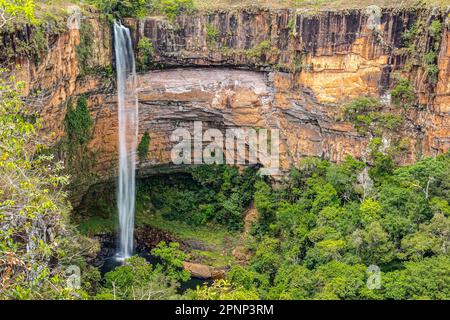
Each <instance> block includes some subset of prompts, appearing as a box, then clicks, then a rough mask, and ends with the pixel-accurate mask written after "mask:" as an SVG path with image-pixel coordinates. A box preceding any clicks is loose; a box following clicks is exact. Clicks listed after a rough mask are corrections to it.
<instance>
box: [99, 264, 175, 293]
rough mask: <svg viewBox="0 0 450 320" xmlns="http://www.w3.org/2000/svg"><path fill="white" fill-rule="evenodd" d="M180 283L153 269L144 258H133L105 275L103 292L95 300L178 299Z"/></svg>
mask: <svg viewBox="0 0 450 320" xmlns="http://www.w3.org/2000/svg"><path fill="white" fill-rule="evenodd" d="M177 287H178V283H177V282H176V281H174V280H173V279H172V280H171V279H170V278H169V277H167V276H165V275H164V274H163V273H162V272H161V270H160V269H158V268H155V269H153V267H152V265H151V264H149V263H148V262H147V261H145V259H144V258H141V257H138V256H133V257H131V258H129V259H127V260H126V261H125V264H124V265H122V266H119V267H117V268H116V269H114V270H113V271H110V272H108V273H107V274H105V285H104V288H103V290H102V291H101V292H100V293H99V294H98V295H97V296H96V297H94V298H95V299H114V300H115V299H118V300H121V299H123V300H163V299H177V298H179V296H178V295H177V293H176V289H177Z"/></svg>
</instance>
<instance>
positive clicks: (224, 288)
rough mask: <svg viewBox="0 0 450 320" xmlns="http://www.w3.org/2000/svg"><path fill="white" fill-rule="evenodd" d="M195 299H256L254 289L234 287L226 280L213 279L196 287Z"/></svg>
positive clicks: (256, 295)
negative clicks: (207, 283) (210, 283)
mask: <svg viewBox="0 0 450 320" xmlns="http://www.w3.org/2000/svg"><path fill="white" fill-rule="evenodd" d="M193 298H194V299H197V300H258V294H257V293H256V292H255V290H252V289H244V288H242V287H237V288H236V287H234V286H233V285H232V284H231V283H230V282H229V281H228V280H224V279H220V280H215V281H214V282H213V284H212V285H210V286H208V285H203V286H201V287H197V290H196V292H195V293H194V296H193Z"/></svg>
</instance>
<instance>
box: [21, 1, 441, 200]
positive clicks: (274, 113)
mask: <svg viewBox="0 0 450 320" xmlns="http://www.w3.org/2000/svg"><path fill="white" fill-rule="evenodd" d="M418 16H422V17H423V16H424V17H425V18H426V21H431V19H439V20H440V21H441V22H442V23H443V28H442V33H441V42H440V47H439V58H438V67H439V74H438V81H437V84H436V85H435V86H430V85H429V84H428V83H427V81H426V76H424V72H425V71H424V69H423V67H422V66H419V65H417V66H414V68H413V69H412V70H411V71H408V72H405V68H404V67H405V62H406V60H407V59H406V55H405V54H399V53H398V50H396V48H398V47H400V46H401V42H402V34H403V33H404V32H405V30H408V29H409V28H410V27H411V26H412V24H413V23H414V21H415V20H417V19H418ZM368 19H369V17H368V16H367V15H366V14H365V13H364V11H361V10H351V11H329V12H325V11H324V12H318V13H316V14H310V13H300V12H295V11H293V10H241V11H218V12H212V13H208V14H200V13H198V14H192V15H182V16H178V17H176V19H175V20H174V21H173V22H168V21H167V20H165V19H162V18H157V17H149V18H146V19H143V20H140V21H137V20H128V21H126V24H128V25H129V26H130V28H131V30H132V37H133V40H134V43H135V44H137V43H138V41H139V39H141V38H142V37H147V38H149V39H150V40H151V42H152V43H153V47H154V48H155V52H154V54H153V57H152V63H153V66H158V67H163V69H164V70H160V71H150V72H143V73H141V74H140V75H139V107H140V110H139V119H140V121H139V138H140V137H141V136H142V134H143V133H144V132H145V131H148V132H149V134H150V136H151V142H150V149H149V157H148V159H147V160H145V161H142V162H140V163H138V175H141V176H145V175H149V174H152V173H154V172H157V171H164V170H172V171H173V170H182V168H179V167H175V166H173V164H171V161H170V160H171V159H170V151H171V149H172V146H173V145H174V143H173V142H170V141H169V139H170V135H171V133H172V132H173V130H175V129H176V128H180V127H183V128H188V129H190V130H192V129H193V123H194V121H202V122H203V129H207V128H217V129H220V130H225V129H227V128H231V127H250V128H274V129H278V130H280V140H281V145H280V151H281V166H282V168H287V167H289V166H290V165H292V164H295V163H296V162H297V161H298V160H300V159H301V158H302V157H304V156H322V157H324V158H327V159H330V160H332V161H341V160H342V159H343V158H344V157H345V155H347V154H350V155H353V156H355V157H359V158H363V159H364V158H365V156H366V153H367V145H368V143H369V141H370V137H369V136H368V135H363V134H360V133H358V132H357V131H356V130H355V128H353V126H352V125H351V124H350V123H347V122H343V121H340V120H338V118H339V117H338V116H337V115H338V112H339V109H340V105H341V104H342V103H343V102H345V101H349V100H351V99H354V98H356V97H359V96H362V95H370V96H373V97H386V93H387V92H388V91H389V89H390V87H391V85H392V78H393V74H394V72H397V71H399V72H402V73H403V75H404V76H406V77H408V78H409V79H410V80H411V81H412V83H413V85H414V88H415V90H416V92H417V94H418V98H419V101H420V103H421V104H422V105H423V107H422V108H418V109H414V110H410V111H409V112H408V114H407V115H406V124H405V129H404V130H403V131H402V132H400V133H399V134H400V135H401V137H402V138H404V139H406V140H407V141H408V142H409V144H408V145H409V146H408V149H407V150H406V151H405V152H403V153H402V154H401V156H399V157H398V159H397V161H398V162H399V163H410V162H412V161H414V160H416V157H417V155H436V154H439V153H442V152H445V151H447V150H448V149H449V147H450V123H449V119H450V117H449V112H450V107H449V106H450V86H449V84H448V83H449V77H450V31H449V25H448V15H447V14H446V13H445V12H443V11H441V12H433V11H432V10H431V9H426V10H422V9H420V10H417V9H404V10H383V12H382V16H381V18H380V23H379V24H378V25H376V28H375V29H374V28H373V26H370V25H369V24H368ZM89 21H90V23H91V24H92V26H93V28H92V30H93V31H92V33H93V39H94V46H93V49H92V51H93V52H92V61H90V64H92V65H91V66H90V67H96V66H97V67H98V66H100V67H106V66H108V65H110V64H111V61H113V58H112V56H111V52H112V41H111V36H110V30H109V27H108V25H107V24H105V23H103V22H100V20H99V19H98V18H96V17H95V16H93V17H90V19H89ZM207 28H214V29H215V30H216V31H217V32H216V36H215V37H213V39H211V36H210V35H208V30H207ZM79 39H80V34H79V30H70V31H67V32H65V33H63V34H62V35H60V36H59V37H58V39H56V41H55V42H54V44H53V47H52V48H51V50H50V51H49V53H48V55H47V57H46V58H45V59H44V62H43V63H42V64H40V65H39V66H34V65H33V64H32V63H30V62H29V61H28V60H26V59H24V60H21V61H19V62H20V64H21V65H22V69H21V70H17V71H16V74H17V75H19V78H21V79H24V80H27V81H29V82H30V88H29V90H30V93H32V92H35V91H36V90H39V89H41V90H42V91H43V92H44V93H45V95H42V99H40V102H39V104H36V109H37V110H38V111H39V113H40V115H41V116H42V117H43V119H44V121H43V124H44V128H43V135H42V137H43V138H45V140H47V141H48V142H49V143H57V142H58V141H60V140H61V139H62V138H63V136H64V116H65V112H66V102H67V100H68V99H69V98H70V97H77V96H79V95H80V94H86V95H87V96H88V101H89V107H90V110H91V114H92V117H93V119H94V127H93V137H92V140H91V141H90V142H89V146H88V150H87V151H88V152H91V153H93V154H95V161H93V163H92V165H91V169H90V171H91V173H92V175H91V178H90V179H88V181H87V182H86V183H85V184H84V185H83V186H82V187H83V188H88V187H89V185H91V184H94V183H97V182H102V181H107V180H111V179H113V178H114V177H115V176H116V171H117V169H116V168H117V131H118V119H117V106H116V97H115V93H114V91H110V92H108V91H107V90H105V87H107V85H106V84H105V81H104V79H102V78H101V77H99V76H98V75H95V74H90V75H88V76H80V70H81V69H82V66H80V63H79V60H78V57H77V54H76V48H77V46H78V45H79ZM430 45H432V41H431V40H430V39H429V37H427V38H426V39H424V46H425V47H429V46H430ZM168 67H170V68H171V69H167V68H168ZM172 68H175V69H172ZM251 70H253V71H251ZM52 132H53V133H52ZM387 138H393V137H387ZM81 193H82V192H81Z"/></svg>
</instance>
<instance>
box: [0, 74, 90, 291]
mask: <svg viewBox="0 0 450 320" xmlns="http://www.w3.org/2000/svg"><path fill="white" fill-rule="evenodd" d="M23 87H24V83H23V82H15V79H14V78H13V77H11V78H9V79H7V80H4V78H3V73H2V72H1V70H0V140H1V141H0V185H1V190H0V279H1V280H0V299H1V298H16V299H30V298H36V299H51V298H55V299H56V298H80V297H81V295H83V294H84V293H83V292H82V291H79V290H78V291H77V290H72V289H70V288H68V287H67V286H66V280H67V275H66V274H65V267H66V266H68V265H71V264H79V265H81V266H82V264H83V263H84V261H83V258H82V257H83V256H82V255H81V254H80V252H81V250H89V249H88V248H81V247H82V246H83V241H82V239H81V238H80V237H79V235H78V234H77V233H76V232H74V231H73V229H72V228H71V226H70V224H69V222H68V213H69V211H70V209H71V207H70V204H69V202H68V200H67V193H66V192H65V191H64V187H65V186H66V185H67V184H68V182H69V179H68V177H67V176H64V175H62V170H63V167H62V164H61V163H60V162H55V161H54V159H53V155H48V154H46V153H44V152H41V151H42V150H43V149H45V148H44V146H42V145H40V144H39V143H38V142H37V141H38V136H37V129H38V128H39V127H40V121H39V119H37V120H35V117H34V116H33V115H32V114H30V113H29V112H27V110H28V108H27V106H26V105H25V104H24V103H23V102H22V100H21V96H20V94H21V90H22V89H23Z"/></svg>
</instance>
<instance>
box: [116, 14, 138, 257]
mask: <svg viewBox="0 0 450 320" xmlns="http://www.w3.org/2000/svg"><path fill="white" fill-rule="evenodd" d="M114 43H115V53H116V72H117V102H118V114H119V179H118V190H117V207H118V211H119V224H120V238H119V252H118V257H119V258H120V259H126V258H129V257H130V256H131V255H132V254H133V233H134V211H135V198H136V193H135V189H136V182H135V170H136V163H135V158H136V147H137V134H138V102H137V93H136V69H135V61H134V52H133V46H132V43H131V37H130V30H129V29H128V28H126V27H124V26H122V25H121V24H119V23H116V22H115V23H114Z"/></svg>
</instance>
